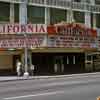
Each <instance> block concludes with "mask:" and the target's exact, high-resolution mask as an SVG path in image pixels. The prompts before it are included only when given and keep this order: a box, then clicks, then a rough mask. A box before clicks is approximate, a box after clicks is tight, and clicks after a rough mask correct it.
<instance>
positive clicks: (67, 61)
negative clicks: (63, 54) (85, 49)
mask: <svg viewBox="0 0 100 100" xmlns="http://www.w3.org/2000/svg"><path fill="white" fill-rule="evenodd" d="M67 64H69V57H68V56H67Z"/></svg>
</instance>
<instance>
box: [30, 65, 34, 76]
mask: <svg viewBox="0 0 100 100" xmlns="http://www.w3.org/2000/svg"><path fill="white" fill-rule="evenodd" d="M30 69H31V75H32V76H33V75H34V70H35V66H34V65H33V64H32V65H31V68H30Z"/></svg>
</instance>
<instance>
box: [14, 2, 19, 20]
mask: <svg viewBox="0 0 100 100" xmlns="http://www.w3.org/2000/svg"><path fill="white" fill-rule="evenodd" d="M14 20H15V22H19V5H18V4H15V5H14Z"/></svg>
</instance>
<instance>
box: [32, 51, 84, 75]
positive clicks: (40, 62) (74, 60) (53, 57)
mask: <svg viewBox="0 0 100 100" xmlns="http://www.w3.org/2000/svg"><path fill="white" fill-rule="evenodd" d="M84 60H85V56H84V53H32V64H33V65H35V72H36V75H52V74H73V73H82V72H84V69H85V68H84Z"/></svg>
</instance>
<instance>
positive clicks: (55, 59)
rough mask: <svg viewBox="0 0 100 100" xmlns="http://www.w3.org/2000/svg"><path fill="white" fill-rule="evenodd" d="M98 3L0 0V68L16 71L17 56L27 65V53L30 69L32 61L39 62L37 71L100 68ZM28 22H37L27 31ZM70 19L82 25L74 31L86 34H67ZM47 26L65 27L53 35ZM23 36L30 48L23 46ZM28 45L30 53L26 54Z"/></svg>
mask: <svg viewBox="0 0 100 100" xmlns="http://www.w3.org/2000/svg"><path fill="white" fill-rule="evenodd" d="M99 4H100V1H99V0H0V72H1V73H3V74H6V73H7V74H8V72H9V73H10V74H15V73H16V59H21V61H22V63H23V65H24V62H25V61H26V60H25V61H24V58H25V57H27V58H28V62H27V61H26V64H27V63H28V64H27V66H28V69H29V66H30V65H31V64H34V65H35V66H36V68H35V70H36V74H67V73H81V72H90V71H99V70H100V66H99V63H98V61H97V60H95V59H96V58H97V55H98V57H99V35H98V36H97V34H96V32H97V33H99V28H100V19H99V17H100V5H99ZM29 23H31V24H30V25H33V24H34V26H33V29H31V28H30V30H31V31H30V32H29V31H28V32H29V34H28V33H25V32H26V30H27V28H26V27H27V25H28V24H29ZM58 23H59V24H58ZM67 23H69V24H67ZM71 23H75V24H73V25H76V26H78V28H79V29H78V30H77V31H75V33H76V34H78V33H77V32H79V31H80V30H81V31H82V32H83V34H85V37H84V35H81V36H80V38H79V37H77V35H75V34H74V35H72V36H68V34H67V33H68V32H67V33H66V31H68V29H67V28H68V27H70V28H71V27H73V25H72V24H71ZM77 23H78V24H77ZM21 24H22V25H23V26H21ZM36 25H37V26H36ZM68 25H69V26H68ZM70 25H72V26H70ZM24 26H25V27H24ZM46 26H52V27H53V28H55V27H59V26H61V27H59V28H62V29H61V30H60V31H59V29H58V31H57V32H58V33H52V35H50V33H49V32H48V30H47V29H48V28H47V27H46ZM23 27H24V28H23ZM25 28H26V29H25ZM37 28H39V29H38V31H37ZM49 28H51V27H49ZM53 28H52V29H53ZM64 28H65V29H64ZM12 30H13V31H12ZM19 30H21V31H19ZM23 30H24V34H23V33H21V32H22V31H23ZM64 30H65V31H64ZM87 30H92V31H91V32H93V34H96V35H95V36H93V34H92V33H91V32H90V31H87ZM51 31H52V30H51ZM13 32H14V34H13ZM31 32H32V33H31ZM53 32H54V31H53ZM55 32H56V31H55ZM71 32H72V31H71ZM71 32H70V33H71ZM89 32H90V33H89ZM60 33H61V34H60ZM72 33H73V32H72ZM86 34H92V35H86ZM92 36H93V37H92ZM83 37H84V38H83ZM27 38H28V39H27ZM24 40H27V41H28V42H29V43H30V42H31V43H30V44H31V45H29V44H28V42H27V43H26V44H28V48H27V47H24V42H23V41H24ZM69 41H70V42H69ZM82 41H84V42H82ZM74 43H76V44H74ZM25 48H27V51H28V52H26V53H28V55H27V54H26V55H24V54H25V52H24V51H25V50H24V49H25ZM88 59H89V60H88ZM95 62H96V63H95ZM26 69H27V68H26ZM26 71H27V70H26Z"/></svg>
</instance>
